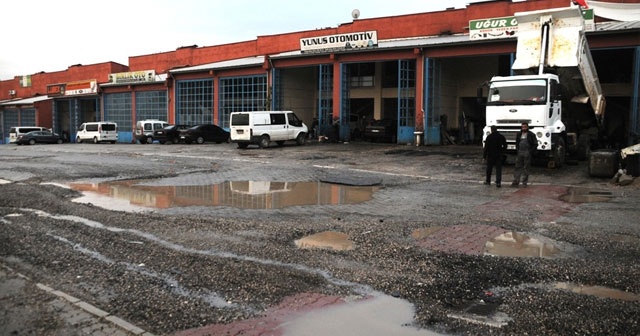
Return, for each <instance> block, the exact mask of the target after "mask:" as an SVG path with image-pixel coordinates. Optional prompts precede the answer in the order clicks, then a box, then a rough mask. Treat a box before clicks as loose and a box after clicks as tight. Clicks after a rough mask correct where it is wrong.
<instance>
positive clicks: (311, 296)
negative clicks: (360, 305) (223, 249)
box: [175, 293, 345, 336]
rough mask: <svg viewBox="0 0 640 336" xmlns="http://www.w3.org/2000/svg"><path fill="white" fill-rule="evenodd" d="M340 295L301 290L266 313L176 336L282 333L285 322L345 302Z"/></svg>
mask: <svg viewBox="0 0 640 336" xmlns="http://www.w3.org/2000/svg"><path fill="white" fill-rule="evenodd" d="M343 303H345V301H344V299H343V298H342V297H340V296H328V295H323V294H318V293H300V294H297V295H294V296H289V297H287V298H285V299H284V300H283V301H282V302H281V303H280V304H279V305H277V306H275V307H272V308H269V309H267V311H266V312H265V314H264V316H262V317H258V318H251V319H247V320H241V321H237V322H232V323H229V324H211V325H208V326H204V327H199V328H196V329H189V330H183V331H179V332H177V333H176V334H175V335H176V336H204V335H243V336H258V335H260V336H281V335H282V334H283V332H284V330H283V328H281V327H280V326H282V325H283V324H284V323H286V322H288V321H291V320H293V319H294V318H296V317H298V316H300V315H302V314H304V313H306V312H309V311H311V310H314V309H320V308H324V307H327V306H332V305H337V304H343Z"/></svg>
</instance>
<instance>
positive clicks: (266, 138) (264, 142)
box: [258, 134, 270, 148]
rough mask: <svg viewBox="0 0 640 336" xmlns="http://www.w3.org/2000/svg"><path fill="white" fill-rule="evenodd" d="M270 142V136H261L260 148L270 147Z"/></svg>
mask: <svg viewBox="0 0 640 336" xmlns="http://www.w3.org/2000/svg"><path fill="white" fill-rule="evenodd" d="M269 142H270V140H269V136H268V135H266V134H265V135H263V136H262V137H261V138H260V143H259V144H258V145H260V148H267V147H269Z"/></svg>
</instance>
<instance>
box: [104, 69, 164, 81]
mask: <svg viewBox="0 0 640 336" xmlns="http://www.w3.org/2000/svg"><path fill="white" fill-rule="evenodd" d="M155 80H156V71H155V70H142V71H131V72H118V73H112V74H109V83H113V84H127V83H141V82H154V81H155Z"/></svg>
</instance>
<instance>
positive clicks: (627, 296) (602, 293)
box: [553, 282, 640, 301]
mask: <svg viewBox="0 0 640 336" xmlns="http://www.w3.org/2000/svg"><path fill="white" fill-rule="evenodd" d="M553 287H554V288H556V289H564V290H569V291H571V292H574V293H577V294H584V295H592V296H597V297H601V298H607V299H616V300H623V301H640V295H638V294H635V293H631V292H625V291H621V290H618V289H613V288H609V287H603V286H583V285H578V284H575V283H570V282H556V283H555V284H553Z"/></svg>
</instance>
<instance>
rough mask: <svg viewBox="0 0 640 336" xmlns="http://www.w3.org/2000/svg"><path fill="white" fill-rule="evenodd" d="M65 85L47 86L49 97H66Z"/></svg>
mask: <svg viewBox="0 0 640 336" xmlns="http://www.w3.org/2000/svg"><path fill="white" fill-rule="evenodd" d="M64 91H65V84H53V85H47V96H49V97H55V96H64Z"/></svg>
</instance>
